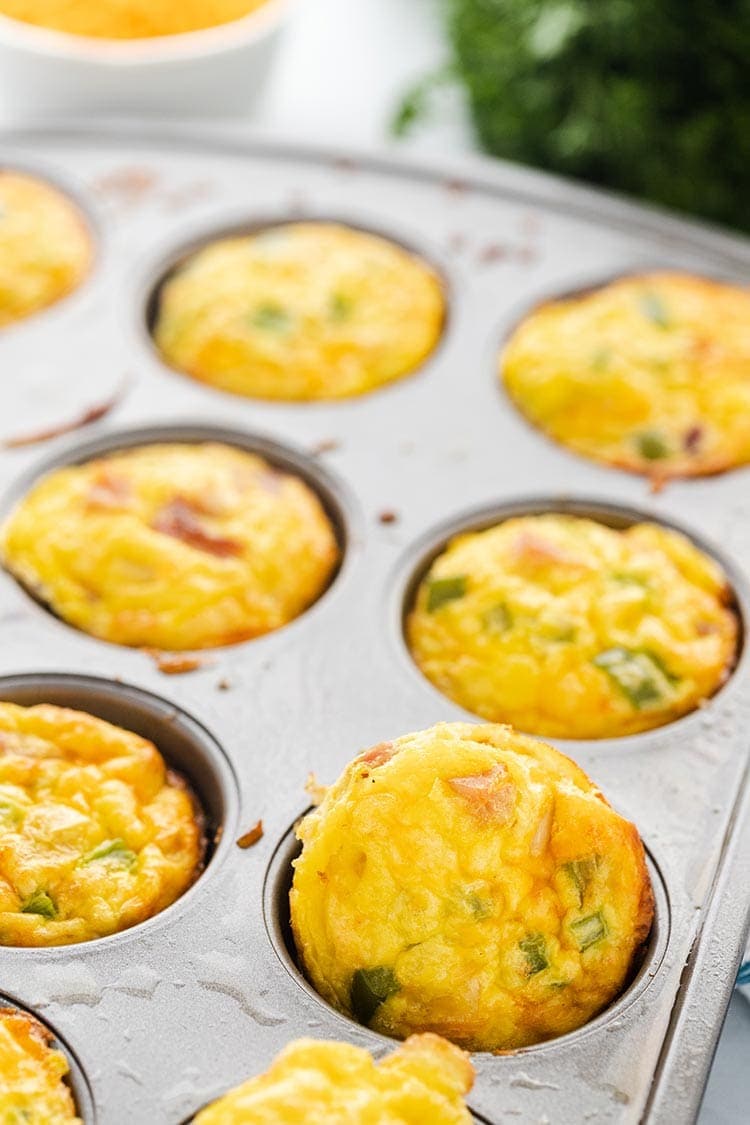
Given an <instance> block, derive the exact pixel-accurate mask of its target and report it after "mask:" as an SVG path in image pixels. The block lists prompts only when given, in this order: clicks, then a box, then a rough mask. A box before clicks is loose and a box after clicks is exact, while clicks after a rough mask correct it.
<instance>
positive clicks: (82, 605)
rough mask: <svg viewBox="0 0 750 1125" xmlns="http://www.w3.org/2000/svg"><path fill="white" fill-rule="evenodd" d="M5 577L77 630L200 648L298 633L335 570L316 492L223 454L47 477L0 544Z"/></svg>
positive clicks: (122, 460) (189, 451) (144, 452)
mask: <svg viewBox="0 0 750 1125" xmlns="http://www.w3.org/2000/svg"><path fill="white" fill-rule="evenodd" d="M0 554H1V555H2V558H3V560H4V562H5V565H6V567H7V568H8V570H10V572H11V573H12V574H14V575H15V576H16V577H17V578H18V579H19V580H20V581H21V582H22V583H23V584H24V585H25V586H27V587H28V588H29V589H30V590H32V591H33V592H34V593H35V594H36V595H37V596H38V597H39V598H40V599H42V600H43V601H44V602H46V603H47V604H48V605H49V606H50V607H51V608H52V609H53V610H54V611H55V613H57V614H58V615H59V616H60V617H62V618H63V619H64V620H65V621H68V622H70V624H72V625H75V626H77V627H78V628H79V629H83V630H85V631H86V632H87V633H91V634H93V635H94V636H96V637H102V638H103V639H104V640H108V641H113V642H114V643H116V644H123V645H145V646H150V647H154V648H158V649H173V650H185V649H201V648H210V647H212V646H215V645H224V644H231V643H233V642H236V641H242V640H247V639H248V638H250V637H256V636H258V635H259V634H261V633H267V632H269V631H270V630H272V629H278V628H279V627H280V626H281V625H284V624H286V623H287V622H288V621H291V620H292V619H293V618H294V617H297V616H298V614H300V613H302V611H303V610H304V609H306V608H307V607H308V606H309V605H310V604H311V603H312V602H313V601H315V599H316V598H317V597H318V595H319V594H320V593H321V592H322V591H323V590H324V589H325V587H326V585H327V583H328V581H329V579H330V578H331V576H332V573H333V570H334V568H335V566H336V563H337V560H338V554H339V551H338V545H337V542H336V536H335V534H334V530H333V527H332V525H331V522H330V520H329V519H328V516H327V515H326V513H325V511H324V509H323V506H322V504H321V503H320V501H319V500H318V498H317V496H316V495H315V494H314V492H313V491H312V490H311V489H310V488H309V487H308V486H307V485H306V484H305V483H304V482H303V481H302V480H301V478H299V477H296V476H291V475H290V474H288V473H283V472H280V471H279V470H277V469H274V468H272V467H271V466H270V465H269V464H268V463H267V462H266V461H264V460H263V458H261V457H258V456H256V455H254V454H252V453H247V452H245V451H244V450H241V449H238V448H235V447H232V446H228V445H220V444H217V443H210V442H209V443H206V444H202V445H189V444H180V445H178V444H172V445H146V446H140V447H138V448H136V449H131V450H126V451H124V452H121V453H115V454H113V455H112V456H109V457H105V458H100V459H97V460H94V461H89V462H87V463H86V464H83V465H74V466H72V467H68V468H63V469H58V470H56V471H55V472H52V473H50V475H49V476H47V477H44V478H43V479H42V480H41V481H40V482H39V483H38V484H37V485H35V486H34V488H32V490H31V491H30V492H29V494H28V495H27V496H26V497H25V498H24V499H23V500H22V501H21V502H20V504H19V505H18V506H17V507H16V509H15V511H14V512H12V513H11V515H10V517H9V519H8V520H7V522H6V524H5V526H4V528H3V529H2V531H1V532H0Z"/></svg>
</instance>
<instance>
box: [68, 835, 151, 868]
mask: <svg viewBox="0 0 750 1125" xmlns="http://www.w3.org/2000/svg"><path fill="white" fill-rule="evenodd" d="M137 858H138V857H137V855H136V854H135V852H134V851H133V850H132V849H131V848H129V847H127V845H126V844H125V841H124V840H119V839H118V840H105V841H104V842H103V843H101V844H99V845H98V846H97V847H95V848H92V850H91V851H90V852H87V853H86V855H85V856H83V858H82V859H81V863H82V864H83V865H86V864H89V863H96V862H98V861H99V860H103V859H106V860H109V861H110V862H111V863H117V864H119V865H120V866H121V867H132V866H133V865H134V864H135V862H136V860H137Z"/></svg>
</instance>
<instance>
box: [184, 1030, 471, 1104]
mask: <svg viewBox="0 0 750 1125" xmlns="http://www.w3.org/2000/svg"><path fill="white" fill-rule="evenodd" d="M473 1081H474V1070H473V1067H472V1065H471V1063H470V1062H469V1059H468V1057H467V1056H466V1055H465V1054H464V1052H463V1051H461V1050H459V1048H458V1047H454V1046H453V1044H452V1043H446V1041H445V1040H444V1039H441V1038H440V1037H439V1036H437V1035H412V1036H411V1037H410V1038H409V1039H407V1040H406V1042H405V1043H402V1044H401V1046H400V1047H399V1048H398V1049H397V1050H396V1051H394V1052H393V1054H392V1055H389V1056H388V1057H387V1058H385V1059H383V1060H382V1061H381V1062H378V1063H376V1062H373V1060H372V1058H371V1056H370V1055H369V1054H368V1052H367V1051H364V1050H363V1049H362V1048H361V1047H354V1046H352V1045H351V1044H350V1043H336V1042H321V1041H316V1040H314V1039H299V1040H297V1041H296V1042H294V1043H290V1044H289V1046H288V1047H285V1049H284V1050H283V1051H282V1052H281V1054H280V1055H279V1056H278V1058H276V1059H275V1061H274V1062H273V1063H272V1064H271V1066H270V1067H269V1069H268V1070H267V1071H266V1073H265V1074H261V1075H259V1077H257V1078H251V1079H250V1081H249V1082H245V1083H244V1085H242V1086H238V1087H237V1089H236V1090H232V1091H231V1092H230V1093H229V1094H227V1095H226V1096H225V1097H223V1098H220V1099H219V1101H217V1102H214V1103H213V1105H210V1106H208V1108H207V1109H204V1110H202V1111H201V1112H200V1113H198V1114H197V1115H196V1117H195V1125H310V1123H311V1122H319V1123H321V1125H322V1123H323V1122H325V1125H379V1123H382V1125H426V1123H427V1122H429V1125H470V1123H471V1121H472V1117H471V1114H470V1113H469V1111H468V1109H467V1108H466V1105H465V1103H464V1098H463V1096H464V1094H467V1093H468V1092H469V1090H470V1089H471V1086H472V1083H473Z"/></svg>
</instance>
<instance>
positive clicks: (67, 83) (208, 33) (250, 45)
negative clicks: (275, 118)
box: [0, 0, 293, 120]
mask: <svg viewBox="0 0 750 1125" xmlns="http://www.w3.org/2000/svg"><path fill="white" fill-rule="evenodd" d="M292 2H293V0H266V3H265V4H262V5H261V7H260V8H257V9H256V10H255V11H254V12H251V13H250V15H248V16H244V17H243V18H242V19H239V20H233V21H232V22H231V23H226V24H220V25H218V26H217V27H210V28H206V29H205V30H203V31H191V32H187V33H185V34H182V35H165V36H160V37H158V38H151V39H95V38H89V37H85V36H81V35H69V34H67V33H66V32H63V31H50V30H47V29H45V28H40V27H36V26H35V25H32V24H26V23H21V22H20V21H19V20H13V19H9V18H8V17H7V16H0V100H1V101H2V108H3V110H4V111H5V112H6V113H7V114H9V115H10V116H12V117H13V118H14V119H15V120H18V119H19V118H23V119H29V118H38V117H42V116H45V115H48V114H55V115H61V114H66V113H78V114H81V113H83V114H85V113H136V114H137V113H139V112H143V111H149V112H153V113H161V114H170V115H172V114H175V115H184V116H191V117H193V116H196V115H201V114H204V115H211V114H216V115H219V114H220V115H227V114H240V113H243V112H244V111H245V110H246V109H247V108H248V106H249V104H250V103H251V101H252V99H253V97H254V95H255V94H256V93H257V92H258V90H259V88H260V87H261V85H262V84H263V81H264V79H265V77H266V75H267V73H268V70H269V67H270V63H271V61H272V58H273V55H274V52H275V48H276V46H277V45H278V41H279V38H280V36H281V32H282V29H283V27H284V24H285V22H286V17H287V15H288V12H289V9H290V8H291V6H292Z"/></svg>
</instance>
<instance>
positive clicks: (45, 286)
mask: <svg viewBox="0 0 750 1125" xmlns="http://www.w3.org/2000/svg"><path fill="white" fill-rule="evenodd" d="M92 259H93V247H92V239H91V233H90V231H89V228H88V225H87V223H86V220H85V219H84V217H83V215H82V214H81V212H80V210H79V209H78V207H76V205H75V204H74V203H73V202H72V201H71V200H70V199H68V198H66V196H64V195H63V194H62V192H60V191H58V190H57V188H55V187H53V186H52V184H48V183H45V182H44V181H43V180H39V179H37V178H36V177H35V176H30V175H28V174H26V173H24V172H17V171H13V170H11V169H3V168H0V328H2V327H4V326H5V325H7V324H11V323H12V322H13V321H16V320H21V319H22V318H23V317H26V316H30V315H31V313H35V312H38V311H39V310H40V309H43V308H46V306H47V305H51V304H53V303H54V302H55V301H58V300H60V298H61V297H64V296H66V295H67V294H68V293H70V292H72V290H74V289H76V288H77V287H78V286H79V285H80V284H81V282H82V281H83V279H84V278H85V277H86V275H87V274H88V272H89V270H90V269H91V262H92Z"/></svg>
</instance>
